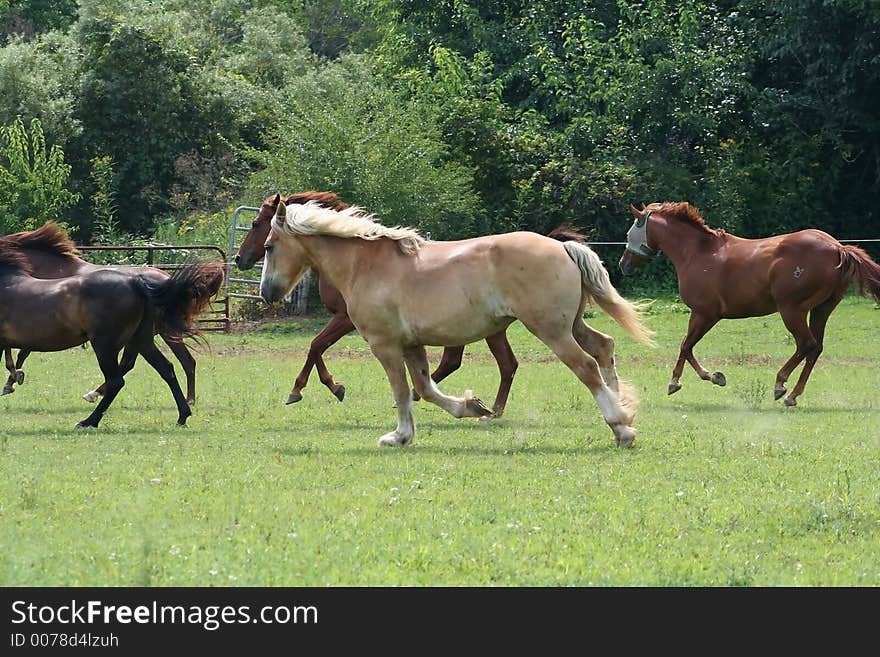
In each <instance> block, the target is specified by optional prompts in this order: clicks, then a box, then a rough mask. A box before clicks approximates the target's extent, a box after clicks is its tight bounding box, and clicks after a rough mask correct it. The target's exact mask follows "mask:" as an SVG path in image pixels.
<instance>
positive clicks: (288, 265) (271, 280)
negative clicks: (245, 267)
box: [260, 195, 311, 304]
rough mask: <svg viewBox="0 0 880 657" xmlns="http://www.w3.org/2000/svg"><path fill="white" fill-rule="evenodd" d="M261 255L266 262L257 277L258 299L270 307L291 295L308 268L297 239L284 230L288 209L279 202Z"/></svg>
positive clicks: (287, 229)
mask: <svg viewBox="0 0 880 657" xmlns="http://www.w3.org/2000/svg"><path fill="white" fill-rule="evenodd" d="M279 199H280V195H279ZM263 253H264V254H265V256H264V257H265V259H264V262H263V274H262V276H261V277H260V296H261V297H263V300H264V301H265V302H266V303H268V304H272V303H275V302H276V301H279V300H280V299H283V298H284V297H286V296H287V295H288V294H290V292H291V290H293V288H294V287H295V286H296V284H297V283H299V281H300V279H302V277H303V276H304V275H305V273H306V271H307V270H308V268H309V267H311V262H310V260H309V257H308V255H307V254H306V251H305V249H303V247H302V245H301V244H300V243H299V240H298V239H297V235H296V234H295V233H292V232H291V231H290V230H289V228H288V227H287V205H285V204H284V203H281V202H279V203H278V204H277V207H276V208H275V212H274V213H273V215H272V221H271V223H270V225H269V231H268V236H267V237H266V241H265V243H264V244H263Z"/></svg>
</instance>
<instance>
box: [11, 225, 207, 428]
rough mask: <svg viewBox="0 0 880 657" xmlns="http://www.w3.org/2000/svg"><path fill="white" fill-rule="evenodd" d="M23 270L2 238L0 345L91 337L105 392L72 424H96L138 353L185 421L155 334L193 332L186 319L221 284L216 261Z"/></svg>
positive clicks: (58, 344) (56, 344)
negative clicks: (43, 275)
mask: <svg viewBox="0 0 880 657" xmlns="http://www.w3.org/2000/svg"><path fill="white" fill-rule="evenodd" d="M29 271H30V265H29V263H28V259H27V258H26V257H25V256H24V255H22V253H21V251H20V250H19V249H18V248H16V246H15V245H13V244H10V243H9V242H8V241H6V240H4V239H3V238H0V348H2V349H4V350H6V349H9V348H18V349H25V350H28V351H61V350H64V349H69V348H71V347H76V346H79V345H82V344H84V343H85V342H86V341H89V342H91V344H92V349H93V350H94V352H95V356H96V357H97V359H98V365H99V366H100V367H101V372H102V373H103V374H104V379H105V384H106V394H105V395H104V397H103V399H101V401H100V402H99V403H98V404H97V406H96V407H95V409H94V411H92V413H91V414H90V415H89V416H88V417H87V418H86V419H84V420H82V421H81V422H79V423H77V425H76V426H77V427H96V426H98V423H99V422H100V421H101V418H102V417H103V416H104V413H105V411H106V410H107V408H108V407H109V406H110V404H111V403H112V402H113V399H114V398H115V397H116V395H117V394H118V393H119V391H120V390H121V389H122V387H123V385H125V381H124V378H123V377H124V376H125V374H126V373H127V372H128V371H129V370H131V368H132V367H134V363H135V360H136V359H137V357H138V355H142V356H143V357H144V359H145V360H146V361H147V362H148V363H149V364H150V365H151V366H152V367H153V368H154V369H155V370H156V371H157V372H158V373H159V375H160V376H161V377H162V379H163V380H164V381H165V382H166V383H167V384H168V387H169V388H170V389H171V393H172V395H173V397H174V401H175V403H176V405H177V412H178V419H177V423H178V424H179V425H185V424H186V419H187V418H188V417H189V416H190V415H192V411H191V410H190V406H189V404H188V403H187V401H186V398H185V397H184V396H183V391H181V389H180V385H179V384H178V383H177V378H176V377H175V375H174V367H173V366H172V365H171V363H170V362H169V361H168V359H166V358H165V356H163V355H162V352H161V351H159V349H158V348H157V347H156V344H155V342H154V340H153V336H154V335H155V334H156V332H157V331H160V332H161V333H162V334H163V335H166V336H168V337H169V338H170V339H172V340H181V339H183V338H184V337H193V336H195V330H194V329H193V327H192V320H193V318H194V317H195V316H196V315H197V314H198V313H199V312H201V310H202V309H203V308H204V307H205V306H206V305H207V304H208V303H210V300H211V298H212V297H213V296H214V295H215V294H216V293H217V292H218V291H219V289H220V286H221V285H222V283H223V267H222V265H190V266H189V267H185V268H184V269H182V270H180V271H179V272H178V273H176V274H175V275H174V276H172V277H169V278H165V279H164V280H162V281H156V280H153V279H151V278H150V277H149V276H146V275H143V274H140V273H138V274H131V273H124V272H121V271H116V270H113V269H99V270H96V271H88V272H85V273H82V274H75V275H73V276H68V277H66V278H61V279H37V278H33V277H32V276H30V274H29ZM120 351H122V352H123V353H122V361H121V362H120V360H119V352H120Z"/></svg>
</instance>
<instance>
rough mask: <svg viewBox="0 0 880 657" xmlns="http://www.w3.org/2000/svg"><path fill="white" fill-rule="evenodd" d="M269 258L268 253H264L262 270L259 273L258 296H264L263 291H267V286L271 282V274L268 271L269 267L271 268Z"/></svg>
mask: <svg viewBox="0 0 880 657" xmlns="http://www.w3.org/2000/svg"><path fill="white" fill-rule="evenodd" d="M270 263H271V260H270V258H269V254H268V253H266V256H265V257H264V258H263V271H262V273H261V274H260V296H263V298H265V296H264V293H265V292H266V291H267V287H268V286H269V285H270V284H271V282H272V278H273V277H272V274H271V273H270V271H269V270H270V269H272V265H271V264H270Z"/></svg>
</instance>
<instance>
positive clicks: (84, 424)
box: [74, 421, 98, 429]
mask: <svg viewBox="0 0 880 657" xmlns="http://www.w3.org/2000/svg"><path fill="white" fill-rule="evenodd" d="M97 426H98V425H97V424H91V423H88V422H85V421H83V422H77V423H76V426H75V427H74V429H88V428H90V427H97Z"/></svg>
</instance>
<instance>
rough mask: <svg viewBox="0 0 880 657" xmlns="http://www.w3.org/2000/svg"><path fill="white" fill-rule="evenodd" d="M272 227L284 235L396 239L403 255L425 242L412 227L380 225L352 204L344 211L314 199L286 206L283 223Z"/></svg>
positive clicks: (409, 253)
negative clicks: (302, 203)
mask: <svg viewBox="0 0 880 657" xmlns="http://www.w3.org/2000/svg"><path fill="white" fill-rule="evenodd" d="M273 226H275V227H276V228H277V229H278V230H279V231H280V232H281V234H286V235H330V236H333V237H357V238H359V239H362V240H379V239H382V238H387V239H390V240H394V241H395V242H397V246H398V248H399V249H400V251H401V252H402V253H404V254H406V255H412V254H413V253H415V252H416V251H418V250H419V249H420V248H421V246H422V244H423V243H424V242H425V239H424V238H423V237H422V236H421V235H419V234H418V233H417V232H416V231H415V230H413V229H412V228H401V227H400V226H394V227H391V228H389V227H388V226H383V225H382V224H380V223H377V222H376V221H374V220H373V215H372V214H369V213H367V212H366V211H364V210H363V209H361V208H359V207H357V206H354V205H353V206H351V207H348V208H346V209H344V210H332V209H330V208H325V207H324V206H322V205H320V204H318V203H316V202H314V201H309V202H308V203H305V204H304V205H299V204H293V205H288V206H287V216H286V220H285V221H284V224H283V225H279V224H278V222H275V221H273Z"/></svg>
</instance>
